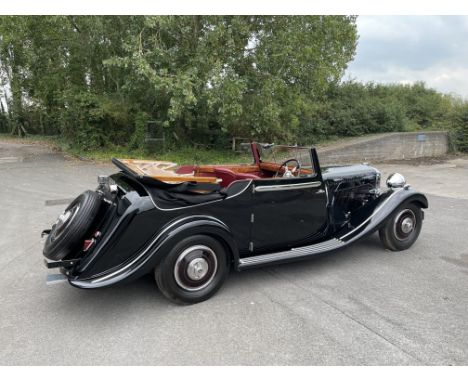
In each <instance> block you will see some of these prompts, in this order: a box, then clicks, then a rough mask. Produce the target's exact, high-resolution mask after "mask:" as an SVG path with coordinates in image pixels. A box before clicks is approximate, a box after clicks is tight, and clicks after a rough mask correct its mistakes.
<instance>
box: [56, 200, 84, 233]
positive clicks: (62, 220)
mask: <svg viewBox="0 0 468 382" xmlns="http://www.w3.org/2000/svg"><path fill="white" fill-rule="evenodd" d="M79 209H80V205H79V204H75V205H74V206H73V207H72V208H70V209H69V210H66V211H64V212H63V213H62V214H61V215H60V216H59V217H58V219H57V221H56V222H55V225H54V229H53V232H52V234H51V241H54V240H56V239H57V238H58V237H59V236H60V235H61V234H62V233H63V232H64V231H65V228H66V227H67V226H68V225H69V224H70V222H71V221H72V220H73V219H74V218H75V216H76V214H77V212H78V211H79Z"/></svg>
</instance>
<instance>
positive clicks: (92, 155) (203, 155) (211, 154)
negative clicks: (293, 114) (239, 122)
mask: <svg viewBox="0 0 468 382" xmlns="http://www.w3.org/2000/svg"><path fill="white" fill-rule="evenodd" d="M0 141H7V142H17V143H25V144H42V145H46V146H49V147H51V148H52V149H54V150H57V151H61V152H63V153H64V154H67V155H70V156H73V157H76V158H79V159H84V160H94V161H103V162H104V161H105V162H107V161H110V160H111V159H112V158H114V157H115V158H122V159H124V158H132V159H150V160H151V159H154V160H165V161H171V162H175V163H179V164H193V163H198V164H210V163H211V164H219V163H250V162H251V161H252V155H251V154H250V152H248V153H236V152H233V151H231V150H215V149H201V148H195V147H180V148H179V149H177V150H167V151H165V152H159V153H158V152H148V151H146V150H142V149H140V150H131V149H129V148H128V147H125V146H109V147H106V148H102V149H94V150H82V149H79V148H76V147H73V146H72V145H70V144H69V143H68V142H66V141H64V140H63V139H61V138H58V137H43V136H39V135H29V136H27V137H22V138H20V137H18V136H13V135H10V134H3V133H0Z"/></svg>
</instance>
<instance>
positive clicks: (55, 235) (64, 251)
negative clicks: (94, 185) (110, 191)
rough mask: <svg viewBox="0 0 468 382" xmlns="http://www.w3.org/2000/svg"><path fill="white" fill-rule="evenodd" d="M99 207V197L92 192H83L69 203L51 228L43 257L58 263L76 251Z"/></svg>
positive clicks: (81, 243) (89, 228)
mask: <svg viewBox="0 0 468 382" xmlns="http://www.w3.org/2000/svg"><path fill="white" fill-rule="evenodd" d="M100 206H101V197H100V196H99V194H98V193H96V192H94V191H85V192H83V193H82V194H81V195H79V196H78V197H77V198H76V199H75V200H74V201H73V202H71V203H70V205H69V206H68V207H67V208H66V209H65V211H64V212H63V214H62V215H60V216H59V218H58V219H57V221H56V222H55V224H54V225H53V226H52V229H51V231H50V233H49V235H48V236H47V240H46V242H45V245H44V250H43V254H44V256H45V257H47V258H48V259H51V260H55V261H58V260H61V259H63V258H65V257H66V256H68V255H69V254H71V253H73V252H75V251H76V250H78V249H79V248H80V246H81V245H83V240H84V239H85V237H86V235H88V234H89V233H90V230H91V229H92V224H93V222H94V220H95V218H96V216H97V214H98V212H99V208H100Z"/></svg>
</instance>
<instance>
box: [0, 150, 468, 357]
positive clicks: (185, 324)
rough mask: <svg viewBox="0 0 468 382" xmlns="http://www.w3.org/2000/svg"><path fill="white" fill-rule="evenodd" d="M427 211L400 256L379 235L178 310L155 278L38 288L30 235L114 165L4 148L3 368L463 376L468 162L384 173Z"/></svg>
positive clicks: (0, 195) (245, 277)
mask: <svg viewBox="0 0 468 382" xmlns="http://www.w3.org/2000/svg"><path fill="white" fill-rule="evenodd" d="M380 168H381V169H383V172H384V173H388V172H391V171H393V170H400V171H401V172H402V173H403V174H406V175H407V179H408V181H409V183H412V184H413V185H414V186H417V188H419V189H421V190H422V191H425V192H428V193H429V195H428V197H429V203H430V209H429V210H428V211H427V212H426V220H425V221H424V227H423V230H422V233H421V236H420V238H419V240H418V241H417V242H416V244H415V245H414V246H413V247H412V248H411V249H410V250H408V251H405V252H398V253H393V252H390V251H386V250H384V249H383V248H382V247H381V245H380V242H379V239H378V236H377V235H374V236H373V237H371V238H369V239H367V240H365V241H362V242H360V243H357V244H355V245H353V246H351V247H350V248H347V249H344V250H341V251H339V252H335V253H332V254H329V255H326V256H320V257H316V258H313V259H311V260H308V261H304V262H299V263H294V264H288V265H281V266H273V267H267V268H263V269H259V270H252V271H245V272H242V273H233V274H231V275H230V277H229V279H228V281H227V282H226V284H225V285H224V287H223V288H222V289H221V290H220V292H219V293H218V294H217V295H216V296H214V297H213V298H212V299H210V300H209V301H206V302H204V303H201V304H197V305H192V306H182V307H181V306H177V305H173V304H171V303H170V302H168V300H166V299H165V298H164V297H163V296H162V295H161V294H160V293H159V292H158V290H157V288H156V285H155V282H154V280H153V278H152V277H151V276H148V277H145V278H143V279H141V280H139V281H137V282H134V283H131V284H129V285H123V286H116V287H112V288H109V289H103V290H79V289H75V288H73V287H71V286H69V285H68V284H58V285H54V286H46V284H45V277H46V274H47V273H48V272H50V273H51V272H52V271H50V270H47V269H46V268H45V267H44V266H43V263H42V255H41V251H42V245H43V244H42V242H41V240H40V238H39V234H40V232H41V230H42V229H44V228H47V227H48V226H50V224H51V223H52V222H53V221H54V220H55V219H56V217H57V216H58V214H59V213H60V212H61V211H62V210H63V208H64V207H65V206H64V205H52V206H46V205H45V203H46V201H48V200H58V199H67V198H70V197H74V196H76V195H78V194H79V193H81V192H82V191H83V190H85V189H88V188H90V189H94V188H95V185H96V176H97V175H98V174H101V173H103V174H105V173H111V172H113V171H114V169H113V168H112V167H111V166H103V165H96V164H92V163H87V162H77V161H70V160H65V159H64V158H63V157H62V156H61V155H60V154H54V153H52V152H50V151H49V150H48V149H47V148H44V147H41V146H26V145H18V144H11V143H9V144H6V143H1V142H0V185H1V187H0V200H1V203H0V227H1V230H0V291H1V294H0V308H1V310H0V344H1V345H0V364H2V365H74V364H77V365H115V364H136V365H186V364H190V365H218V364H221V365H224V364H235V365H239V364H241V365H258V364H260V365H277V364H280V365H421V364H424V365H463V364H465V365H466V364H467V361H468V319H467V317H468V293H467V292H468V230H467V218H466V217H467V215H468V191H467V190H468V158H465V159H456V160H455V161H453V160H452V161H449V162H444V163H439V164H437V165H435V166H412V165H409V164H393V165H392V164H390V165H389V164H386V165H382V166H380Z"/></svg>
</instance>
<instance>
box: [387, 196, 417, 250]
mask: <svg viewBox="0 0 468 382" xmlns="http://www.w3.org/2000/svg"><path fill="white" fill-rule="evenodd" d="M422 222H423V212H422V211H421V207H419V206H418V205H416V204H414V203H405V204H404V205H402V206H400V207H399V208H398V209H397V210H396V211H395V212H393V213H392V215H391V216H390V217H389V218H388V219H387V222H386V223H385V225H384V226H383V227H382V228H381V229H380V230H379V236H380V240H381V242H382V244H383V246H384V247H385V248H387V249H390V250H392V251H404V250H405V249H408V248H409V247H411V246H412V245H413V244H414V242H415V241H416V239H417V238H418V236H419V233H420V232H421V228H422Z"/></svg>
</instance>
